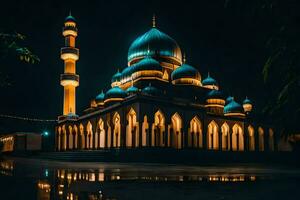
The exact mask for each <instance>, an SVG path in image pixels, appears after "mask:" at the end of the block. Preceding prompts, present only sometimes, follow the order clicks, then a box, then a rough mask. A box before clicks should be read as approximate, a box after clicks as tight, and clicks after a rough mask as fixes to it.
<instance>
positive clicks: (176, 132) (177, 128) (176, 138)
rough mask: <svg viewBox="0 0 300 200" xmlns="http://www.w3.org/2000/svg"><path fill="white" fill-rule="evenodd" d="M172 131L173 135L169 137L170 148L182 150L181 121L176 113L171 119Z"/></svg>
mask: <svg viewBox="0 0 300 200" xmlns="http://www.w3.org/2000/svg"><path fill="white" fill-rule="evenodd" d="M171 121H172V129H173V131H172V132H173V134H172V136H171V138H172V140H171V143H172V146H173V147H174V148H176V149H181V148H182V131H181V130H182V119H181V117H180V115H179V114H178V113H177V112H176V113H175V114H174V115H173V116H172V117H171Z"/></svg>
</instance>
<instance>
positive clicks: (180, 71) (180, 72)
mask: <svg viewBox="0 0 300 200" xmlns="http://www.w3.org/2000/svg"><path fill="white" fill-rule="evenodd" d="M171 78H172V80H175V79H180V78H193V79H197V80H200V78H201V76H200V73H199V71H198V70H197V69H195V68H194V67H192V66H191V65H188V64H183V65H181V66H180V67H178V68H177V69H175V70H174V71H173V72H172V74H171Z"/></svg>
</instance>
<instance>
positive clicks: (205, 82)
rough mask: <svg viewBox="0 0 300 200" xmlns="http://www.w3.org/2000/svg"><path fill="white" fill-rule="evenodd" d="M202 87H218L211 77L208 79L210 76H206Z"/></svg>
mask: <svg viewBox="0 0 300 200" xmlns="http://www.w3.org/2000/svg"><path fill="white" fill-rule="evenodd" d="M202 85H203V86H207V85H218V83H217V81H216V80H215V79H213V78H212V77H210V75H209V74H208V75H207V77H206V78H205V79H204V80H203V81H202Z"/></svg>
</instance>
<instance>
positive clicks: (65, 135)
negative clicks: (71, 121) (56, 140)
mask: <svg viewBox="0 0 300 200" xmlns="http://www.w3.org/2000/svg"><path fill="white" fill-rule="evenodd" d="M61 141H62V148H61V149H62V150H66V149H67V131H66V126H65V125H63V127H62V139H61Z"/></svg>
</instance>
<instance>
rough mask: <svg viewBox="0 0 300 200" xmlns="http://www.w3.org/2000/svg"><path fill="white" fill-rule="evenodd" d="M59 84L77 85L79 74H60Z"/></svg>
mask: <svg viewBox="0 0 300 200" xmlns="http://www.w3.org/2000/svg"><path fill="white" fill-rule="evenodd" d="M60 84H61V85H62V86H67V85H72V86H75V87H77V86H78V85H79V76H78V75H77V74H61V75H60Z"/></svg>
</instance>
